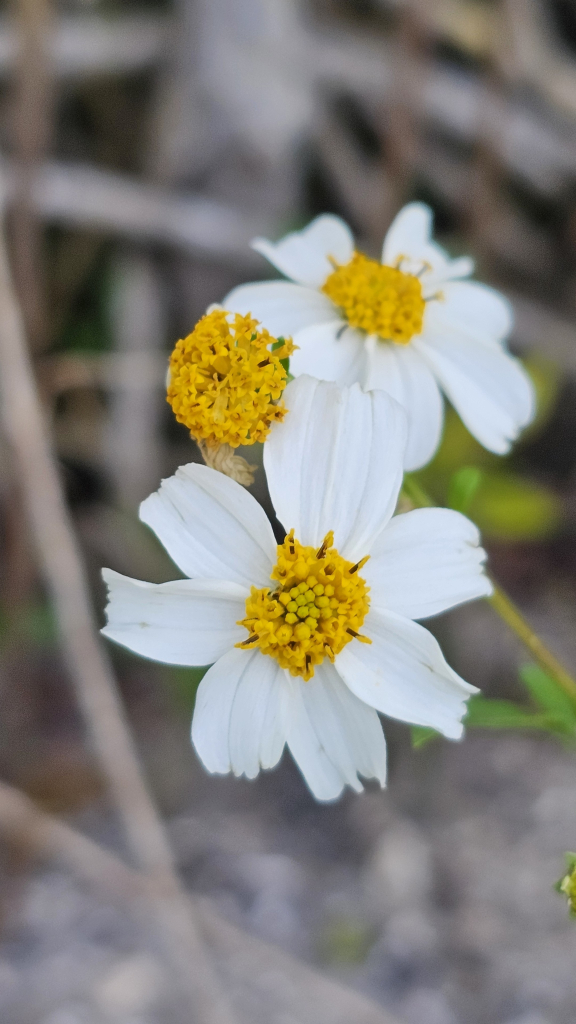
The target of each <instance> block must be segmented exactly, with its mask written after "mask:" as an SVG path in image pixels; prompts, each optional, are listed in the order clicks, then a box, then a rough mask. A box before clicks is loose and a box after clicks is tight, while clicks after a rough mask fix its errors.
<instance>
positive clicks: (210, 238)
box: [0, 163, 269, 266]
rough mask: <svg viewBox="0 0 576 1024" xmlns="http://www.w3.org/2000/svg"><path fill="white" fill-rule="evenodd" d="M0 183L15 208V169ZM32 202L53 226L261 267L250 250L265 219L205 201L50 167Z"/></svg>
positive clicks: (89, 171) (0, 172)
mask: <svg viewBox="0 0 576 1024" xmlns="http://www.w3.org/2000/svg"><path fill="white" fill-rule="evenodd" d="M0 177H2V178H3V179H4V187H5V191H6V194H7V201H8V202H11V201H12V200H13V197H14V194H15V189H16V184H17V181H16V169H15V168H14V166H13V165H12V166H11V165H9V164H4V166H3V167H2V166H0ZM32 201H33V203H34V207H35V209H36V210H37V212H38V213H39V214H40V215H41V216H42V218H44V219H45V220H46V221H47V222H48V223H53V224H63V225H65V226H66V227H83V228H86V227H90V228H96V229H98V230H104V231H109V232H111V233H113V234H116V235H119V236H120V237H128V238H134V239H137V240H139V239H144V240H147V241H155V242H164V243H168V244H171V245H175V246H179V247H181V248H182V249H184V250H188V251H191V252H195V253H202V254H204V255H205V256H208V257H210V256H214V257H218V259H224V260H225V259H230V260H235V261H239V260H241V261H242V263H243V264H246V263H247V264H248V265H249V264H251V263H252V264H254V265H256V264H257V265H259V266H262V261H261V258H260V257H257V256H256V255H255V254H254V253H252V251H251V250H250V248H249V246H248V243H249V241H250V239H251V238H253V237H254V234H257V233H259V232H263V231H264V232H265V231H266V229H267V225H266V224H265V223H263V220H262V217H261V216H259V215H258V214H257V213H255V214H254V215H253V217H249V216H246V215H243V214H242V213H238V212H237V211H236V210H235V209H234V208H232V207H230V206H227V205H226V204H224V203H219V202H216V201H214V200H211V199H205V198H203V197H201V196H196V195H190V196H186V195H178V194H175V193H171V192H169V191H168V190H163V189H158V188H156V187H154V186H151V185H143V184H141V183H140V182H139V181H137V180H135V179H131V178H128V177H124V176H122V175H119V174H114V173H112V172H110V171H103V170H99V169H97V168H95V167H91V166H87V165H84V166H82V165H73V164H62V163H47V164H44V165H43V166H42V168H40V170H39V171H38V173H37V174H36V176H35V180H34V184H33V190H32ZM268 228H269V225H268Z"/></svg>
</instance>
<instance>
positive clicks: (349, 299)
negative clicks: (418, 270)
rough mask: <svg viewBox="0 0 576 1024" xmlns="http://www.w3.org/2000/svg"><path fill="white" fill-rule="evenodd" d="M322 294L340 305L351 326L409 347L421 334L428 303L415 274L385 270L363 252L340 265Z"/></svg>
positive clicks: (391, 268) (331, 275) (394, 269)
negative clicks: (416, 336) (413, 339)
mask: <svg viewBox="0 0 576 1024" xmlns="http://www.w3.org/2000/svg"><path fill="white" fill-rule="evenodd" d="M322 291H323V292H324V294H325V295H327V296H328V298H330V299H332V302H333V303H334V304H335V305H336V306H339V307H340V309H341V310H342V312H343V314H344V316H345V318H346V320H347V321H348V323H349V324H350V326H351V327H359V328H360V330H362V331H366V332H367V334H377V335H378V336H379V337H380V338H383V339H385V340H387V341H395V342H396V344H397V345H407V344H408V342H409V341H410V339H411V338H413V337H414V335H416V334H420V332H421V330H422V322H423V319H424V307H425V302H424V298H423V297H422V285H421V284H420V281H419V279H418V278H417V277H415V276H414V274H405V273H404V272H403V271H402V270H398V269H397V268H396V267H384V266H382V264H381V263H378V262H377V261H376V260H371V259H369V257H368V256H364V255H363V254H362V253H361V252H355V253H354V255H353V257H352V259H351V260H350V262H349V263H346V264H345V265H344V266H341V267H339V266H336V267H335V269H334V273H332V274H330V277H329V278H328V279H327V280H326V281H325V282H324V284H323V286H322Z"/></svg>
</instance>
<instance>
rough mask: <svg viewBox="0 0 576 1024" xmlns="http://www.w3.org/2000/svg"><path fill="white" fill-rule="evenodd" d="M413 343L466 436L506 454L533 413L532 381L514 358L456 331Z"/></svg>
mask: <svg viewBox="0 0 576 1024" xmlns="http://www.w3.org/2000/svg"><path fill="white" fill-rule="evenodd" d="M412 344H413V345H414V347H415V348H416V349H417V351H418V352H420V353H421V354H422V356H423V358H425V359H426V362H427V363H428V365H429V366H430V367H431V369H432V370H433V371H434V373H435V374H436V377H437V379H438V381H439V383H440V384H441V386H442V387H443V389H444V391H445V392H446V394H447V395H448V398H449V399H450V401H451V402H452V405H454V406H455V408H456V411H457V412H458V414H459V415H460V417H461V418H462V420H463V422H464V423H465V425H466V426H467V427H468V430H469V431H470V433H471V434H473V435H474V437H476V438H477V440H478V441H480V444H482V445H484V447H485V448H488V449H489V451H492V452H496V453H497V454H498V455H504V454H505V453H506V452H507V451H509V449H510V445H511V443H512V441H514V440H515V439H516V438H517V436H518V434H519V433H520V431H521V430H522V428H523V427H525V426H526V424H527V423H529V422H530V420H531V419H532V417H533V416H534V411H535V402H534V388H533V385H532V381H531V380H530V378H529V376H528V374H527V373H526V371H525V369H524V367H523V366H522V364H521V363H520V362H519V360H518V359H514V357H513V356H511V355H509V354H508V353H507V352H505V351H504V349H502V348H500V347H499V346H496V345H494V344H489V343H488V344H486V343H484V342H482V341H478V340H476V339H473V338H471V337H470V336H469V335H465V334H463V333H459V332H456V331H453V332H452V333H449V332H448V331H446V332H444V333H442V334H431V333H430V334H426V335H423V336H422V337H421V338H418V339H414V341H413V342H412Z"/></svg>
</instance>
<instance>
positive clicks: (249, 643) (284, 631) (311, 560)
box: [236, 530, 372, 680]
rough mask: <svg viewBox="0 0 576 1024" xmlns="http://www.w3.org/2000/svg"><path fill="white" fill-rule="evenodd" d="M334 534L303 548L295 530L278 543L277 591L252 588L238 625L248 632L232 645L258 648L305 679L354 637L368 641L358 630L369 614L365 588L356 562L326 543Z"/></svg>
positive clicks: (332, 538) (275, 573) (293, 673)
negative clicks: (247, 634) (242, 617)
mask: <svg viewBox="0 0 576 1024" xmlns="http://www.w3.org/2000/svg"><path fill="white" fill-rule="evenodd" d="M333 541H334V534H333V533H332V532H330V533H329V534H327V536H326V537H325V538H324V542H323V544H322V547H321V548H320V549H317V548H313V547H304V546H303V545H302V544H300V543H299V541H297V540H295V539H294V531H293V530H292V531H291V533H289V534H288V536H287V537H286V539H285V541H284V543H283V544H279V545H278V561H277V562H276V565H275V567H274V569H273V571H272V574H271V578H272V579H273V580H277V581H278V586H277V587H276V589H268V588H264V589H262V590H259V589H258V588H257V587H252V591H251V593H250V597H249V598H247V600H246V618H245V619H242V621H241V622H240V623H239V625H241V626H245V627H246V629H247V630H248V633H249V636H248V637H247V638H246V640H242V642H241V643H239V644H236V646H237V647H241V648H243V649H244V650H252V649H253V648H254V647H259V648H260V650H261V651H262V652H263V653H264V654H269V655H271V657H273V658H276V660H277V661H278V662H279V663H280V665H281V666H282V668H286V669H288V671H289V672H290V673H291V675H293V676H302V677H303V678H304V679H306V680H308V679H311V677H312V676H313V675H314V666H315V665H320V664H321V662H322V661H323V660H324V658H329V659H330V661H334V658H335V656H336V655H337V654H339V653H340V651H341V650H342V648H343V647H344V646H345V645H346V644H349V643H350V641H351V640H354V639H355V638H356V639H358V640H360V641H362V642H363V643H368V644H369V643H371V642H372V641H371V640H369V639H368V638H367V637H365V636H362V635H361V634H360V633H359V632H358V631H359V629H360V628H361V626H362V623H363V622H364V619H365V617H366V615H367V613H368V608H369V605H370V600H369V598H368V589H369V588H368V587H367V586H366V583H365V581H364V580H363V579H362V577H361V576H359V575H358V570H359V569H361V568H362V566H363V565H364V564H365V563H366V562H367V561H368V559H367V558H363V559H362V560H361V561H360V562H357V563H356V564H355V565H354V564H353V563H352V562H348V561H346V559H345V558H342V556H341V555H339V554H338V552H337V551H336V548H333V547H331V544H332V543H333Z"/></svg>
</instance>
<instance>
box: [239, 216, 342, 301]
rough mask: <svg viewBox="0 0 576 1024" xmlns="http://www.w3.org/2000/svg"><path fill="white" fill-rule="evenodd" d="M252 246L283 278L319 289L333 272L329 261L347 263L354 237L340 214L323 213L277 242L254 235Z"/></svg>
mask: <svg viewBox="0 0 576 1024" xmlns="http://www.w3.org/2000/svg"><path fill="white" fill-rule="evenodd" d="M252 247H253V248H254V249H256V250H257V251H258V252H261V253H262V255H263V256H265V257H266V259H268V260H269V261H270V263H273V264H274V266H275V267H277V269H278V270H279V271H280V272H281V273H282V274H285V275H286V277H291V278H292V280H293V281H298V283H299V284H304V285H309V286H310V287H312V288H320V286H321V285H322V284H324V281H325V280H326V278H327V277H328V274H330V273H331V272H332V270H333V269H334V268H333V265H332V263H331V262H330V261H331V260H334V261H335V262H336V263H348V262H349V261H350V260H351V259H352V253H353V252H354V239H353V238H352V232H351V231H350V228H349V227H348V225H347V224H345V223H344V221H343V220H340V217H334V216H333V215H332V214H330V213H328V214H326V213H325V214H322V216H320V217H316V220H313V221H312V223H311V224H309V225H308V227H306V228H304V230H303V231H293V232H292V234H290V235H286V237H285V238H282V239H281V240H280V241H279V242H268V241H267V240H266V239H265V238H255V239H254V241H253V242H252Z"/></svg>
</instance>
